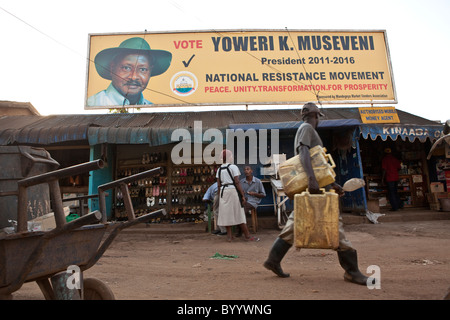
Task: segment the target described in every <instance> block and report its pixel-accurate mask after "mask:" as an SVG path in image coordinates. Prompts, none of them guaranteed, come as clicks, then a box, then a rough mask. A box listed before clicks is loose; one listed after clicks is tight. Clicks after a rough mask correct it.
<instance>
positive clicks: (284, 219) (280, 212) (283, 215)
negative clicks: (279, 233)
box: [278, 203, 290, 230]
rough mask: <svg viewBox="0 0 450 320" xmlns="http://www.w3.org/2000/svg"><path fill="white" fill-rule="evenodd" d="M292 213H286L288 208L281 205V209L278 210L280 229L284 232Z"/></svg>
mask: <svg viewBox="0 0 450 320" xmlns="http://www.w3.org/2000/svg"><path fill="white" fill-rule="evenodd" d="M289 214H290V212H287V211H286V206H285V205H284V203H283V205H281V207H280V208H279V209H278V228H279V229H280V230H282V229H283V228H284V226H285V225H286V222H287V221H288V219H289Z"/></svg>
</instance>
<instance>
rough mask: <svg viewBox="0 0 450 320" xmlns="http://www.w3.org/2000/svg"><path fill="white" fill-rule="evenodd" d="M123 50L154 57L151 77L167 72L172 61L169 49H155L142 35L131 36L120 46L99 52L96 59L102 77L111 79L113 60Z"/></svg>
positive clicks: (96, 65) (96, 66)
mask: <svg viewBox="0 0 450 320" xmlns="http://www.w3.org/2000/svg"><path fill="white" fill-rule="evenodd" d="M122 52H129V53H138V54H142V55H146V56H151V57H153V68H152V69H151V75H150V76H151V77H154V76H158V75H160V74H162V73H164V72H166V70H167V69H168V68H169V66H170V63H171V62H172V53H170V52H169V51H165V50H153V49H151V48H150V45H149V44H148V42H147V41H145V39H143V38H140V37H136V38H130V39H127V40H125V41H123V42H122V43H121V44H120V45H119V46H118V47H115V48H108V49H104V50H102V51H100V52H99V53H97V55H96V56H95V59H94V63H95V68H96V69H97V72H98V74H99V75H100V76H101V77H102V78H104V79H108V80H111V70H110V64H111V61H112V60H113V59H114V58H115V57H116V56H117V54H119V53H122Z"/></svg>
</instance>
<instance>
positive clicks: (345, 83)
mask: <svg viewBox="0 0 450 320" xmlns="http://www.w3.org/2000/svg"><path fill="white" fill-rule="evenodd" d="M88 61H89V62H88V67H87V68H88V70H87V86H86V109H91V108H112V107H124V106H125V107H126V106H130V105H136V106H140V107H152V106H155V107H159V106H188V105H198V106H201V105H205V106H207V105H232V104H241V105H242V104H302V103H305V102H308V101H313V102H317V101H320V102H321V103H396V102H397V99H396V95H395V88H394V81H393V75H392V67H391V62H390V58H389V50H388V47H387V41H386V33H385V32H384V31H298V30H295V31H294V30H279V31H277V30H275V31H274V30H270V31H266V30H257V31H254V30H249V31H245V30H244V31H230V30H228V31H199V32H173V33H171V32H164V33H140V34H98V35H97V34H95V35H94V34H91V35H89V60H88Z"/></svg>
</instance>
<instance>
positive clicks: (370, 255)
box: [13, 220, 450, 300]
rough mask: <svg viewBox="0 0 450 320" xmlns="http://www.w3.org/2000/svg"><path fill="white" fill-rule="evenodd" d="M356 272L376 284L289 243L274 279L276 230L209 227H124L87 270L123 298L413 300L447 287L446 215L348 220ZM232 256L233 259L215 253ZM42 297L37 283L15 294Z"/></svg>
mask: <svg viewBox="0 0 450 320" xmlns="http://www.w3.org/2000/svg"><path fill="white" fill-rule="evenodd" d="M345 230H346V234H347V238H348V239H350V240H351V241H352V243H353V245H354V246H355V247H356V248H357V249H358V255H359V257H358V258H359V266H360V270H361V271H362V272H363V273H365V274H367V275H369V274H372V272H373V271H371V272H368V271H367V268H368V267H369V266H372V265H375V266H377V267H379V271H380V274H379V275H380V277H379V279H380V282H379V284H380V288H379V289H376V288H374V289H368V288H367V287H366V286H359V285H355V284H351V283H349V282H345V281H344V280H343V270H342V268H341V267H340V266H339V262H338V258H337V254H336V252H334V251H332V250H316V249H303V250H300V251H297V250H295V249H294V248H292V249H291V250H290V251H289V252H288V254H287V255H286V257H285V259H284V260H283V263H282V266H283V268H284V270H285V271H286V272H289V273H290V274H291V277H290V278H285V279H282V278H278V277H276V276H275V275H274V274H273V273H272V272H270V271H268V270H266V269H264V267H263V266H262V264H263V262H264V260H265V259H266V257H267V254H268V252H269V249H270V248H271V245H272V243H273V241H274V239H275V238H276V236H277V235H278V231H277V230H272V229H271V230H268V229H263V230H261V231H260V232H258V236H259V237H260V238H261V241H259V242H245V241H243V240H242V239H240V238H237V239H236V240H235V241H233V242H231V243H228V242H226V239H225V237H223V236H215V235H211V234H208V233H199V234H152V233H149V232H147V233H132V232H123V233H121V234H120V235H119V237H118V238H117V239H116V240H115V241H114V242H113V244H112V246H111V247H110V248H109V249H108V250H107V251H106V253H105V254H104V256H103V257H102V258H101V259H100V260H99V262H98V263H97V264H96V265H95V266H94V267H92V268H91V269H89V270H87V271H86V272H85V273H84V276H85V277H96V278H98V279H101V280H102V281H104V282H106V283H107V284H108V286H109V287H110V288H111V289H112V291H113V292H114V294H115V296H116V299H120V300H131V299H139V300H166V299H169V300H198V299H206V300H223V299H227V300H228V299H231V300H266V299H270V300H301V299H312V300H319V299H320V300H336V299H337V300H340V299H346V300H356V299H358V300H400V299H401V300H415V299H419V300H422V299H432V300H435V299H436V300H437V299H442V298H443V296H444V295H445V293H446V292H447V290H448V288H449V287H450V249H449V247H450V220H440V221H419V222H401V223H397V222H390V223H380V224H360V225H347V226H346V227H345ZM216 253H219V254H221V255H235V256H237V257H236V258H232V259H231V260H224V259H213V258H211V257H212V256H213V255H214V254H216ZM13 298H14V299H16V300H26V299H43V296H42V294H41V292H40V290H39V288H38V286H37V284H36V283H27V284H25V285H24V286H23V287H22V288H21V289H20V290H19V291H17V292H15V293H14V294H13Z"/></svg>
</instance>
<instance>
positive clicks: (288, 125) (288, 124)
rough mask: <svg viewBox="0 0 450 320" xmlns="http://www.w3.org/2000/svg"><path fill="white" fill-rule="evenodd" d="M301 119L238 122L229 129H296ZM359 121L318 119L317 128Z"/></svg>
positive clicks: (339, 126)
mask: <svg viewBox="0 0 450 320" xmlns="http://www.w3.org/2000/svg"><path fill="white" fill-rule="evenodd" d="M302 123H303V122H302V121H285V122H268V123H238V124H230V125H229V128H230V129H235V130H236V129H242V130H248V129H254V130H261V129H267V130H272V129H279V130H280V129H298V127H300V125H301V124H302ZM360 124H361V122H360V121H359V120H357V119H335V120H320V121H319V126H318V129H326V128H329V129H331V128H344V127H355V126H359V125H360Z"/></svg>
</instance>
